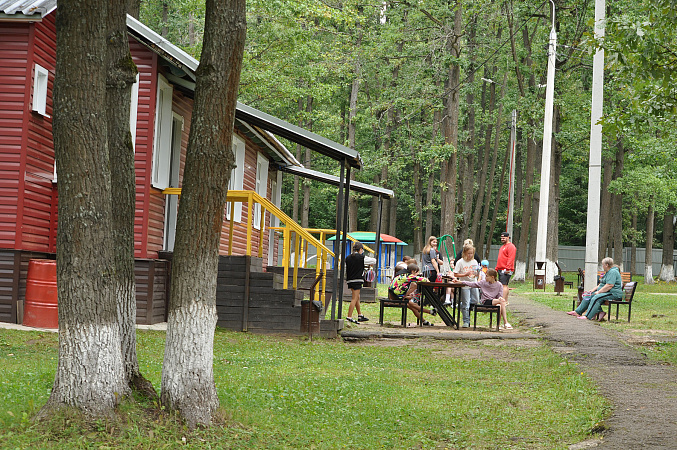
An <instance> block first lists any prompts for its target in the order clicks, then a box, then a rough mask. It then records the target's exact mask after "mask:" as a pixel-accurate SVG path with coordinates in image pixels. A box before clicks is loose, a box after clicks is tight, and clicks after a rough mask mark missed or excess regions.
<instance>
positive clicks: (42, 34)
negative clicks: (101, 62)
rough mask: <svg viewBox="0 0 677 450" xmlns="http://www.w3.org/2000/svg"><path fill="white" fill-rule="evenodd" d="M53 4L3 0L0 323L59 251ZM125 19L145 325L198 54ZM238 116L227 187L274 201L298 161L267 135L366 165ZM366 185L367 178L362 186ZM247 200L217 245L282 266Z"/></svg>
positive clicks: (347, 163)
mask: <svg viewBox="0 0 677 450" xmlns="http://www.w3.org/2000/svg"><path fill="white" fill-rule="evenodd" d="M55 10H56V0H33V1H23V2H22V1H19V2H17V1H16V0H10V1H6V0H0V321H4V322H17V321H20V319H21V307H22V302H23V300H24V294H25V285H26V276H27V273H26V272H27V267H28V261H29V260H30V259H33V258H48V259H51V258H54V256H55V252H56V231H57V230H56V228H57V227H56V225H57V220H56V218H57V192H58V179H57V177H56V164H57V162H55V160H54V148H53V143H52V87H53V82H54V67H55V47H56V29H55ZM127 25H128V32H129V43H130V49H131V52H132V57H133V59H134V62H135V63H136V65H137V67H138V69H139V76H138V81H137V83H135V85H134V88H133V92H132V107H131V114H130V129H131V130H132V134H133V138H134V145H135V148H134V150H135V170H136V216H135V257H136V281H137V322H138V323H148V324H151V323H156V322H161V321H163V320H164V319H165V311H166V300H167V297H168V289H169V276H168V274H169V265H170V260H171V251H172V249H173V245H174V230H175V223H176V222H175V221H176V208H177V201H178V200H177V196H175V195H165V193H166V192H167V191H165V189H166V188H171V187H180V186H181V178H182V174H183V163H184V159H185V149H186V145H187V141H188V133H189V130H190V123H191V112H192V106H193V93H194V89H195V71H196V69H197V66H198V61H197V60H195V59H194V58H192V57H191V56H190V55H188V54H186V53H185V52H183V51H182V50H180V49H179V48H177V47H176V46H174V45H172V44H171V43H170V42H168V41H167V40H166V39H164V38H162V37H161V36H159V35H158V34H157V33H155V32H153V31H152V30H150V29H149V28H148V27H146V26H145V25H143V24H141V23H140V22H138V21H137V20H135V19H133V18H131V17H128V21H127ZM236 117H237V120H236V126H235V130H234V139H233V151H234V154H235V155H236V164H237V167H236V169H234V170H233V173H232V174H231V182H230V183H231V184H230V186H229V189H230V190H244V191H255V192H256V193H257V194H259V195H260V196H261V197H263V198H265V199H268V200H269V201H270V202H271V203H273V204H274V205H277V206H279V205H280V196H281V185H282V178H281V177H282V171H283V170H284V171H289V170H290V169H292V168H295V167H296V168H301V169H302V166H301V165H300V164H299V163H298V162H297V161H296V160H295V159H294V157H293V155H291V153H290V152H289V151H288V150H287V149H286V148H285V147H284V145H282V144H281V143H280V142H279V141H278V140H277V139H276V138H275V137H274V136H273V134H271V133H275V134H277V135H280V136H282V137H285V138H287V139H289V140H291V141H293V142H297V143H300V144H302V145H304V146H306V147H308V148H311V149H312V150H314V151H317V152H319V153H322V154H324V155H327V156H330V157H331V158H334V159H336V160H337V161H341V167H344V168H345V167H347V169H348V171H349V170H350V168H351V167H353V168H360V167H361V160H360V157H359V153H357V152H356V151H354V150H351V149H348V148H346V147H343V146H341V145H339V144H336V143H334V142H332V141H330V140H327V139H325V138H323V137H321V136H318V135H315V134H313V133H311V132H308V131H307V130H303V129H301V128H298V127H295V126H294V125H291V124H289V123H287V122H284V121H282V120H280V119H277V118H275V117H272V116H269V115H267V114H265V113H262V112H260V111H257V110H255V109H253V108H250V107H247V106H246V105H242V104H239V103H238V106H237V111H236ZM342 180H343V179H341V183H343V181H342ZM358 184H359V183H358ZM341 186H342V184H341ZM363 187H364V186H363ZM371 188H372V187H369V186H366V188H365V189H367V191H366V192H371V190H370V189H371ZM375 189H376V191H374V192H372V193H373V194H374V195H380V196H383V195H385V196H390V197H391V196H392V192H391V191H387V192H385V194H384V192H382V191H384V190H382V189H380V188H375ZM163 191H164V193H163ZM339 192H341V191H340V190H339ZM339 197H340V194H339ZM252 205H253V207H252V206H250V204H249V203H247V202H244V201H242V202H234V203H230V204H229V205H228V206H227V208H226V211H225V214H224V215H225V218H226V219H227V221H224V228H223V233H222V244H221V254H222V255H245V253H246V252H247V249H248V248H251V247H254V248H256V249H260V251H259V257H260V258H261V260H260V261H258V260H255V263H254V266H259V268H258V269H256V267H254V269H255V271H263V270H264V268H265V267H266V266H267V265H276V264H277V259H278V255H277V246H275V245H274V246H271V245H269V244H270V242H275V240H274V239H273V231H272V230H268V227H269V226H271V225H273V226H275V225H277V223H276V222H277V220H276V219H275V218H274V217H272V216H271V215H270V214H269V213H265V216H264V218H263V226H264V230H265V232H260V230H258V231H259V232H255V233H251V230H249V231H250V234H249V235H248V234H247V227H248V226H249V227H251V226H252V223H253V226H254V227H255V228H258V227H260V223H261V221H260V214H261V211H262V209H261V206H260V205H254V204H252ZM250 215H251V216H250ZM231 216H232V222H234V223H235V226H234V227H233V228H232V239H231V230H230V222H231ZM271 220H272V221H273V223H271ZM245 223H246V224H247V226H245ZM248 236H249V238H248ZM248 239H249V241H248ZM248 244H249V245H248ZM231 245H232V248H230V246H231ZM271 247H273V248H272V249H271ZM224 261H226V260H224ZM227 261H231V259H228V260H227ZM256 261H258V262H256ZM247 279H248V278H247ZM245 292H247V291H245ZM243 320H244V319H243ZM224 323H225V322H224ZM243 328H246V325H243Z"/></svg>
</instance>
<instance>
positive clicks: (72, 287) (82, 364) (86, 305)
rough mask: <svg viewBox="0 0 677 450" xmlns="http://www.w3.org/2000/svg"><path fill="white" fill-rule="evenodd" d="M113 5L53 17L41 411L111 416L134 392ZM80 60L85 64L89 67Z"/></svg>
mask: <svg viewBox="0 0 677 450" xmlns="http://www.w3.org/2000/svg"><path fill="white" fill-rule="evenodd" d="M108 13H109V10H108V4H107V3H102V4H99V3H94V2H83V1H78V0H63V1H61V2H59V8H58V10H57V13H56V29H57V37H56V52H57V53H56V78H55V81H54V122H53V127H54V128H53V135H54V150H55V157H56V160H57V161H58V165H57V172H58V179H59V218H58V228H59V233H58V234H57V252H56V255H57V280H58V282H57V289H58V296H59V360H58V363H57V369H56V376H55V380H54V385H53V388H52V393H51V395H50V397H49V400H48V401H47V404H46V405H45V407H44V409H43V410H42V413H41V414H43V415H45V414H49V413H50V412H51V411H52V410H54V409H59V408H61V407H65V406H70V407H75V408H77V409H79V410H81V411H83V412H84V413H85V414H88V415H92V416H101V415H108V414H110V413H111V412H112V409H113V408H114V407H115V406H116V405H117V404H118V402H119V401H120V398H122V396H124V395H126V394H127V393H128V392H129V388H128V387H127V385H126V383H125V377H124V370H123V360H122V351H121V346H120V327H119V325H118V310H117V305H116V301H115V300H116V298H115V289H114V287H115V279H114V270H111V266H110V264H111V261H113V260H114V250H113V238H112V234H111V228H110V224H111V222H112V220H113V217H112V210H111V204H112V202H111V174H110V159H109V154H108V146H107V128H108V125H107V116H106V102H105V98H106V77H107V64H106V59H107V46H106V38H107V33H108V29H107V26H106V23H107V15H108ZM83 55H87V57H86V58H83Z"/></svg>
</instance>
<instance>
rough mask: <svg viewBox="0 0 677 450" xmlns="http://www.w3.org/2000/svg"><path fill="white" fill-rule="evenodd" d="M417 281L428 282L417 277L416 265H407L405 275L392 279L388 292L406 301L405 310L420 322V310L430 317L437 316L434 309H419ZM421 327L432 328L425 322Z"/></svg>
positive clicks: (417, 269) (423, 278) (424, 278)
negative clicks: (409, 311) (407, 309)
mask: <svg viewBox="0 0 677 450" xmlns="http://www.w3.org/2000/svg"><path fill="white" fill-rule="evenodd" d="M419 281H428V279H427V278H426V277H424V276H421V275H419V268H418V266H417V265H416V264H409V265H408V266H407V273H406V274H402V275H400V276H397V277H395V278H393V281H392V283H390V287H389V288H388V291H389V292H391V293H392V294H394V295H395V296H396V297H397V298H399V299H404V300H407V308H409V309H410V310H411V312H413V313H414V315H415V316H416V318H417V319H419V320H421V310H423V312H424V313H426V314H430V315H432V316H434V315H435V314H437V311H436V310H435V308H433V309H426V308H421V305H420V304H419V303H420V295H418V294H417V291H416V283H417V282H419ZM423 325H426V326H433V324H432V323H430V322H428V321H427V320H424V321H423Z"/></svg>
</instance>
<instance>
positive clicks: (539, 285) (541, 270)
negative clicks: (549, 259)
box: [534, 261, 545, 291]
mask: <svg viewBox="0 0 677 450" xmlns="http://www.w3.org/2000/svg"><path fill="white" fill-rule="evenodd" d="M534 289H543V290H544V291H545V261H536V262H535V263H534Z"/></svg>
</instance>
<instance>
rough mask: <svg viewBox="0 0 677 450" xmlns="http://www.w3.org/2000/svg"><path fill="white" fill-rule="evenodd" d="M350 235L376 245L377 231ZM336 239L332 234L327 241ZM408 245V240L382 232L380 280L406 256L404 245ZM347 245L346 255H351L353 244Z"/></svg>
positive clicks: (378, 279) (379, 265)
mask: <svg viewBox="0 0 677 450" xmlns="http://www.w3.org/2000/svg"><path fill="white" fill-rule="evenodd" d="M348 236H350V237H352V238H353V239H355V240H356V241H360V242H362V243H363V244H367V245H369V246H375V245H376V233H375V232H373V231H353V232H350V233H348ZM335 240H336V236H332V237H330V238H329V239H327V241H335ZM406 245H407V243H406V242H404V241H402V240H400V239H398V238H396V237H395V236H391V235H389V234H384V233H381V242H380V247H381V248H380V249H379V250H378V253H379V256H380V260H379V262H378V267H379V269H380V270H379V271H378V273H377V281H378V282H382V275H383V276H385V274H386V272H387V271H388V269H392V267H394V266H395V264H396V263H397V261H399V260H400V259H402V256H404V255H403V253H404V247H405V246H406ZM346 247H347V248H346V255H349V254H350V252H352V246H346Z"/></svg>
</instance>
